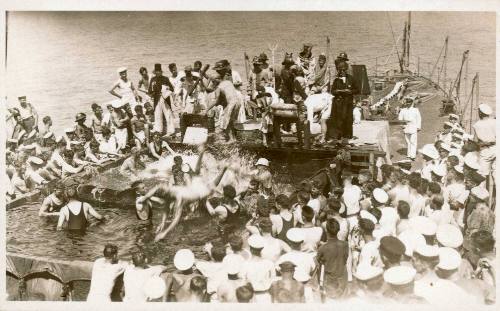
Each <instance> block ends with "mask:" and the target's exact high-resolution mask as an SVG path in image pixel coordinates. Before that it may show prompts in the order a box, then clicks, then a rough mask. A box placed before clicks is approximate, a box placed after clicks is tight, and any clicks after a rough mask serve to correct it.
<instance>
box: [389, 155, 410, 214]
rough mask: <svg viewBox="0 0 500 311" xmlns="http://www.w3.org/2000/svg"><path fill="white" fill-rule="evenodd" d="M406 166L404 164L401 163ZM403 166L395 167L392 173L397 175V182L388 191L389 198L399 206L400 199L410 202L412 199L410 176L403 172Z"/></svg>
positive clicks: (393, 203) (394, 205)
mask: <svg viewBox="0 0 500 311" xmlns="http://www.w3.org/2000/svg"><path fill="white" fill-rule="evenodd" d="M398 164H399V165H400V166H404V164H400V162H398ZM403 170H404V169H403V168H401V169H399V170H398V169H395V170H394V171H393V172H392V174H393V175H394V177H395V184H394V186H393V187H392V189H391V190H389V191H387V194H388V195H389V200H390V202H391V205H392V206H393V207H397V206H398V203H399V202H400V201H406V202H408V201H409V200H410V187H409V186H408V176H407V175H406V174H404V173H403Z"/></svg>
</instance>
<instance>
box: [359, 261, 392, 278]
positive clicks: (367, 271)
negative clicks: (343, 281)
mask: <svg viewBox="0 0 500 311" xmlns="http://www.w3.org/2000/svg"><path fill="white" fill-rule="evenodd" d="M382 273H384V270H383V269H382V268H380V267H375V266H372V265H370V264H367V263H362V264H360V265H359V266H358V268H357V269H356V272H354V273H353V275H354V277H355V278H356V279H358V280H360V281H369V280H372V279H374V278H376V277H378V276H380V275H382Z"/></svg>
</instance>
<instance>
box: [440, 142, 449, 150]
mask: <svg viewBox="0 0 500 311" xmlns="http://www.w3.org/2000/svg"><path fill="white" fill-rule="evenodd" d="M439 148H440V149H444V150H446V151H448V152H450V151H451V146H450V145H448V144H446V143H442V144H441V145H440V147H439Z"/></svg>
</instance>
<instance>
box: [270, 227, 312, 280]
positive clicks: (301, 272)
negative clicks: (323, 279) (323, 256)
mask: <svg viewBox="0 0 500 311" xmlns="http://www.w3.org/2000/svg"><path fill="white" fill-rule="evenodd" d="M286 236H287V240H288V243H289V245H290V248H291V250H290V251H289V252H287V253H285V254H284V255H282V256H281V257H280V258H279V259H278V261H277V262H276V270H277V271H280V264H281V263H283V262H287V261H290V262H292V263H293V264H294V265H295V272H294V276H295V279H296V280H297V281H300V282H302V281H309V280H310V279H311V276H312V274H313V272H314V269H315V267H316V264H315V262H314V256H315V254H316V253H306V252H303V251H301V250H300V249H301V245H302V243H303V242H304V238H305V236H304V234H303V232H302V231H300V229H298V228H293V229H290V230H288V232H287V235H286ZM297 276H299V277H297ZM299 279H300V280H299Z"/></svg>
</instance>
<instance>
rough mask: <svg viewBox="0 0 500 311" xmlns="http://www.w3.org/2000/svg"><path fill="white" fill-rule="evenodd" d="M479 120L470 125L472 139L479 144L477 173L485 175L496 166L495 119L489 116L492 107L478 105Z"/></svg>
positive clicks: (491, 112)
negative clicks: (472, 134)
mask: <svg viewBox="0 0 500 311" xmlns="http://www.w3.org/2000/svg"><path fill="white" fill-rule="evenodd" d="M478 113H479V120H478V121H477V122H476V123H475V124H474V125H473V126H472V128H473V133H474V140H475V141H477V142H478V144H479V167H480V169H479V173H480V174H482V175H484V176H486V175H488V174H489V173H490V172H493V174H492V176H493V178H494V176H495V167H496V148H495V146H496V134H495V133H496V120H495V119H494V118H492V117H491V115H492V114H493V109H491V107H490V106H489V105H487V104H481V105H479V112H478Z"/></svg>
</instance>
